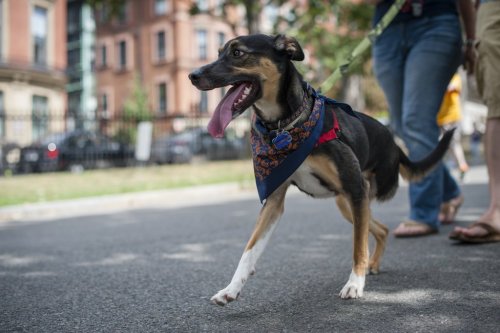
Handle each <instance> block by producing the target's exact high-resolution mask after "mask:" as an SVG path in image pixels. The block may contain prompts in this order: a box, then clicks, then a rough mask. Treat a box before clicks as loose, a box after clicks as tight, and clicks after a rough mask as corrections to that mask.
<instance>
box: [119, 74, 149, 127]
mask: <svg viewBox="0 0 500 333" xmlns="http://www.w3.org/2000/svg"><path fill="white" fill-rule="evenodd" d="M123 116H124V118H125V119H127V120H135V121H145V120H150V119H151V112H150V109H149V102H148V94H147V92H146V90H145V89H144V87H143V86H142V83H141V79H140V78H139V75H136V76H135V78H134V88H133V90H132V95H131V96H129V97H128V98H127V100H126V101H125V105H124V107H123Z"/></svg>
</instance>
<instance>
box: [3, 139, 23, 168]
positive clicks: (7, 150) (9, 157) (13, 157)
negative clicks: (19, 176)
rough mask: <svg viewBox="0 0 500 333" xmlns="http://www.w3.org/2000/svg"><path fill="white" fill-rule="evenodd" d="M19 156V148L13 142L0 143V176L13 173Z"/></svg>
mask: <svg viewBox="0 0 500 333" xmlns="http://www.w3.org/2000/svg"><path fill="white" fill-rule="evenodd" d="M20 155H21V147H20V146H19V145H18V144H17V143H14V142H0V176H1V175H4V174H6V173H7V172H15V171H16V169H17V166H18V163H19V158H20Z"/></svg>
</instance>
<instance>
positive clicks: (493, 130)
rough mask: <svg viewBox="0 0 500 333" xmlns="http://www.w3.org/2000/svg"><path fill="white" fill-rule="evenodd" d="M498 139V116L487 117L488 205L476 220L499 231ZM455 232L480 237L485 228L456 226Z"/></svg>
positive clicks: (499, 179)
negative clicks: (496, 145)
mask: <svg viewBox="0 0 500 333" xmlns="http://www.w3.org/2000/svg"><path fill="white" fill-rule="evenodd" d="M499 141H500V118H489V119H488V120H487V121H486V135H485V147H484V148H485V149H484V150H485V156H486V164H487V166H488V176H489V190H490V206H489V208H488V210H487V211H486V212H485V213H484V214H483V215H482V216H481V217H480V218H479V220H478V222H482V223H486V224H489V225H491V227H493V228H494V229H495V230H498V231H500V149H498V147H495V144H498V142H499ZM455 232H460V233H462V234H463V235H465V236H467V237H481V236H483V235H485V234H486V233H487V230H485V229H484V228H481V227H480V226H477V227H474V226H473V227H471V228H460V227H456V228H455Z"/></svg>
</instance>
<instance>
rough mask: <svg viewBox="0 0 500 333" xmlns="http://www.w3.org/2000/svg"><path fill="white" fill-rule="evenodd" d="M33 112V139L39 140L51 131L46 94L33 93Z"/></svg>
mask: <svg viewBox="0 0 500 333" xmlns="http://www.w3.org/2000/svg"><path fill="white" fill-rule="evenodd" d="M32 103H33V113H32V115H31V123H32V133H33V140H39V139H41V138H43V137H44V136H46V135H47V134H48V132H49V119H48V117H49V108H48V99H47V97H45V96H37V95H33V99H32Z"/></svg>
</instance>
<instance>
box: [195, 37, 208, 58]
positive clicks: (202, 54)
mask: <svg viewBox="0 0 500 333" xmlns="http://www.w3.org/2000/svg"><path fill="white" fill-rule="evenodd" d="M196 40H197V42H198V59H200V60H207V31H206V30H197V31H196Z"/></svg>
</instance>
